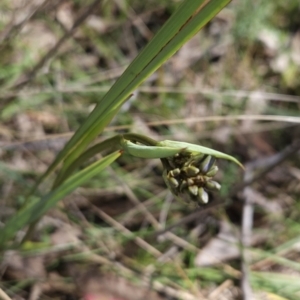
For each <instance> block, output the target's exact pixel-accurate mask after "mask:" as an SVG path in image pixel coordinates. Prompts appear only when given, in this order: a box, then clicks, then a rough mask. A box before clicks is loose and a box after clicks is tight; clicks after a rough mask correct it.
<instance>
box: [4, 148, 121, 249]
mask: <svg viewBox="0 0 300 300" xmlns="http://www.w3.org/2000/svg"><path fill="white" fill-rule="evenodd" d="M120 155H121V151H116V152H114V153H112V154H110V155H108V156H106V157H104V158H103V159H101V160H99V161H97V162H95V163H93V164H91V165H90V166H88V167H87V168H85V169H84V170H82V171H80V172H78V173H76V174H75V175H73V176H71V177H70V178H69V179H68V180H66V181H65V182H64V183H63V184H62V185H61V186H59V187H58V188H57V189H54V190H53V191H52V192H50V193H49V194H47V195H45V196H44V197H43V198H42V199H41V200H39V201H33V202H31V203H30V204H28V205H26V206H25V207H23V209H21V210H20V211H18V212H17V213H16V214H15V215H14V216H13V217H12V218H11V219H10V220H9V221H8V222H7V223H6V225H5V227H4V228H3V229H2V230H1V235H0V248H2V247H3V246H4V245H5V243H6V242H7V241H9V240H10V239H11V238H13V236H14V235H15V233H16V232H17V231H18V230H20V229H21V228H23V227H24V226H26V225H28V224H30V223H32V222H34V221H36V220H38V219H39V218H40V217H41V216H42V215H44V214H45V213H46V212H47V211H48V210H49V209H50V208H52V207H54V206H55V204H56V203H57V202H58V201H59V200H61V199H62V198H63V197H65V196H66V195H68V194H69V193H71V192H72V191H73V190H75V189H76V188H77V187H78V186H80V185H82V184H83V183H85V182H86V181H88V180H89V179H90V178H92V177H93V176H95V175H96V174H98V173H99V172H101V171H102V170H103V169H105V168H106V167H107V166H109V165H110V164H111V163H112V162H114V161H115V160H116V159H117V158H118V157H119V156H120Z"/></svg>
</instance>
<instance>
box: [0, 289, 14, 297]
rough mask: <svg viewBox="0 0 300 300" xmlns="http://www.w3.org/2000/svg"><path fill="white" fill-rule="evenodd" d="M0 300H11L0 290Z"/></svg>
mask: <svg viewBox="0 0 300 300" xmlns="http://www.w3.org/2000/svg"><path fill="white" fill-rule="evenodd" d="M0 299H3V300H12V299H11V298H10V297H9V296H8V295H7V294H6V293H5V292H4V291H3V290H2V289H1V288H0Z"/></svg>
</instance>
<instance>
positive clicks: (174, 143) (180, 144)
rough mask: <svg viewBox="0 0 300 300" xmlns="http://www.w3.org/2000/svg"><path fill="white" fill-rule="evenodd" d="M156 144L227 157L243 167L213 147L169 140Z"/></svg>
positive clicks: (234, 159)
mask: <svg viewBox="0 0 300 300" xmlns="http://www.w3.org/2000/svg"><path fill="white" fill-rule="evenodd" d="M158 146H162V147H173V148H175V149H177V148H179V147H181V148H184V149H185V150H186V151H190V152H194V153H199V154H200V153H202V154H207V155H211V156H215V157H218V158H222V159H227V160H230V161H232V162H234V163H236V164H237V165H239V166H240V167H241V168H243V169H244V166H243V165H242V164H241V163H240V162H239V161H238V160H237V159H236V158H234V157H233V156H230V155H228V154H225V153H223V152H220V151H216V150H213V149H210V148H207V147H203V146H199V145H194V144H190V143H185V142H177V141H169V140H165V141H161V142H159V143H158Z"/></svg>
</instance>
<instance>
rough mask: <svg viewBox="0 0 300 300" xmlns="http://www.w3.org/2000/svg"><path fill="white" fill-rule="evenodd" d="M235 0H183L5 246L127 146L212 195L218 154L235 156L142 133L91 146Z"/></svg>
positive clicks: (180, 190)
mask: <svg viewBox="0 0 300 300" xmlns="http://www.w3.org/2000/svg"><path fill="white" fill-rule="evenodd" d="M229 2H230V0H210V1H205V0H185V1H183V3H182V4H181V5H180V6H179V7H178V9H177V10H176V11H175V13H174V14H173V15H172V16H171V18H170V19H169V20H168V21H167V22H166V24H165V25H164V26H163V28H162V29H161V30H160V31H159V32H158V33H157V35H156V36H155V37H154V38H153V39H152V40H151V42H150V43H149V44H148V45H147V46H146V47H145V49H143V50H142V51H141V52H140V54H139V55H138V56H137V57H136V59H135V60H134V61H133V62H132V63H131V64H130V65H129V67H128V68H127V69H126V70H125V72H124V73H123V74H122V76H121V77H120V78H119V79H118V80H117V81H116V83H115V84H114V85H113V86H112V87H111V89H110V90H109V91H108V92H107V93H106V94H105V96H104V97H103V98H102V99H101V101H100V102H99V103H98V105H97V106H96V108H95V109H94V110H93V112H92V113H91V114H90V116H89V117H88V118H87V120H86V121H85V122H84V123H83V124H82V126H80V128H79V129H78V130H77V132H76V133H75V134H74V135H73V137H72V138H71V139H70V141H69V142H68V143H67V144H66V146H65V147H64V149H63V150H62V151H61V152H60V153H59V154H58V155H57V157H56V159H55V160H54V162H53V163H52V164H51V165H50V167H49V168H48V170H47V171H46V172H45V174H44V175H43V176H41V177H40V179H39V181H38V182H37V184H36V185H35V187H34V188H33V189H32V191H31V193H30V195H29V197H28V200H27V201H26V203H25V205H24V207H23V208H22V209H21V210H20V211H18V212H17V214H16V215H15V216H13V217H12V218H11V219H10V220H9V221H8V222H7V223H6V225H5V227H4V228H3V230H2V234H1V237H0V247H2V248H3V247H4V246H6V244H7V242H8V241H9V240H10V239H11V238H13V236H14V235H15V233H16V232H17V231H18V230H19V229H21V228H23V227H24V226H26V225H28V224H30V228H29V232H30V230H31V229H32V228H33V227H34V224H35V222H36V221H37V220H38V219H39V218H40V217H41V216H42V215H43V214H44V213H46V212H47V210H48V209H50V208H51V207H53V206H54V205H55V204H56V203H57V202H58V201H59V200H61V199H62V198H63V197H64V196H66V195H67V194H69V193H70V192H72V191H73V190H74V189H75V188H76V187H78V186H80V185H82V184H83V183H84V182H86V181H87V180H89V179H90V178H91V177H93V176H94V175H95V174H97V173H99V172H101V171H102V170H103V169H104V168H106V167H107V166H108V165H110V164H111V163H112V162H113V161H115V160H116V159H117V158H118V157H120V156H121V155H122V153H123V152H127V153H129V154H131V155H134V156H137V157H142V158H160V159H161V160H162V163H163V166H164V170H165V171H164V179H165V181H166V183H167V185H168V187H169V188H170V189H171V191H172V192H173V194H174V195H175V196H177V197H183V198H186V195H187V194H188V198H190V199H191V200H193V201H196V202H199V203H206V202H207V201H208V198H207V194H206V192H205V190H204V188H211V189H219V184H218V183H216V182H214V181H212V180H211V178H212V176H213V175H214V174H215V173H216V171H217V167H216V166H215V163H214V159H213V158H212V157H219V158H223V159H229V160H231V161H234V162H235V163H237V164H239V163H238V161H237V160H235V159H234V158H233V157H231V156H229V155H226V154H224V153H221V152H218V151H215V150H212V149H209V148H205V147H202V146H197V145H192V144H187V143H180V142H175V141H163V142H156V141H154V140H152V139H150V138H148V137H145V136H141V135H136V134H125V135H123V136H120V135H118V136H115V137H113V138H111V139H108V140H106V141H104V142H102V143H99V144H96V145H94V146H93V147H91V148H88V146H89V145H90V144H91V143H92V142H93V140H94V139H95V138H96V137H97V136H98V135H99V134H100V133H101V132H102V131H103V130H104V128H105V127H106V126H107V125H108V124H109V122H110V121H111V120H112V118H113V117H114V116H115V115H116V114H117V113H118V111H119V109H120V107H121V106H122V104H123V103H124V102H125V101H126V100H128V99H129V98H130V97H131V95H132V91H133V90H134V89H135V88H136V87H137V86H138V85H140V84H141V83H142V82H143V81H144V80H145V79H146V78H147V77H148V76H149V75H150V74H152V73H153V72H154V71H155V70H157V69H158V68H159V67H160V66H161V65H162V64H163V63H164V62H165V61H166V60H167V59H168V58H169V57H171V56H172V55H173V54H174V53H175V52H176V51H177V50H178V49H179V48H180V47H181V46H182V45H183V44H184V43H185V42H186V41H187V40H189V39H190V38H191V37H192V36H193V35H194V34H195V33H196V32H197V31H198V30H199V29H201V28H202V27H203V26H204V25H205V24H206V23H207V22H208V21H210V20H211V19H212V18H213V17H214V16H215V15H216V14H217V13H218V12H219V11H220V10H221V9H222V8H223V7H224V6H225V5H227V4H228V3H229ZM87 148H88V149H87ZM86 149H87V150H86ZM103 150H111V151H112V153H110V154H108V155H106V156H104V157H103V158H102V159H100V160H98V161H96V162H94V163H92V164H91V165H89V166H88V167H86V168H84V169H83V170H81V171H78V172H77V173H75V174H73V173H74V171H75V170H76V169H77V167H78V166H80V165H81V164H82V163H84V162H86V161H87V160H88V159H90V158H91V157H92V156H94V155H95V154H97V153H99V152H101V151H103ZM59 166H60V167H61V168H60V171H59V173H58V176H57V178H56V180H55V182H54V184H53V187H52V189H51V191H50V192H49V193H47V194H46V195H45V196H44V197H42V199H40V200H38V199H36V198H35V199H34V200H32V199H33V197H31V196H32V195H33V194H34V192H35V190H36V189H37V188H38V186H39V184H40V183H41V182H42V181H43V180H44V179H45V178H46V177H47V176H49V175H50V174H51V173H52V172H53V171H54V170H55V169H56V168H57V167H59Z"/></svg>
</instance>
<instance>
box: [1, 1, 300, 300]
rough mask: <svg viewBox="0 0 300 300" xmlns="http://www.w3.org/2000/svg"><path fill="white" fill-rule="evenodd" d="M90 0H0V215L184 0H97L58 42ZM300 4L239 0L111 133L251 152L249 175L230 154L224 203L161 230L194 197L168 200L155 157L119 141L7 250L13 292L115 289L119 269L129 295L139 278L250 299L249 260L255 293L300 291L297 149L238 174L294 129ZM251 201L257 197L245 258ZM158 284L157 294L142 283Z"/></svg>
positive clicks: (197, 293)
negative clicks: (140, 155) (114, 157)
mask: <svg viewBox="0 0 300 300" xmlns="http://www.w3.org/2000/svg"><path fill="white" fill-rule="evenodd" d="M91 3H92V2H91V1H82V0H73V1H69V0H65V1H55V0H52V1H50V0H48V1H47V0H39V1H38V0H32V1H18V0H15V1H10V0H2V1H1V3H0V156H1V160H0V226H3V224H4V223H5V222H6V220H7V219H8V218H9V216H11V215H13V214H14V212H15V211H16V210H17V209H18V208H19V207H20V206H21V204H22V203H23V201H24V198H25V195H26V193H27V192H28V191H29V189H30V188H31V187H32V186H33V184H34V182H35V181H36V180H37V178H38V177H39V175H40V174H42V172H43V171H45V170H46V168H47V166H49V164H50V163H51V162H52V161H53V159H54V157H55V155H56V154H57V153H58V151H59V150H60V149H61V148H62V147H63V145H64V143H65V142H66V141H67V140H68V139H69V138H70V136H71V135H72V133H73V132H74V131H75V130H76V129H77V128H78V126H79V125H80V124H82V122H83V120H85V118H86V117H87V116H88V114H89V113H90V112H91V110H92V109H93V107H94V106H95V104H96V103H97V101H98V100H99V99H101V97H102V95H104V93H105V92H106V91H107V90H108V89H109V88H110V86H111V85H112V84H113V82H114V81H115V80H116V78H118V77H119V76H120V74H121V73H122V72H123V70H124V69H125V68H126V66H127V65H128V64H129V63H130V62H131V61H132V60H133V58H134V57H135V56H136V55H137V54H138V53H139V51H140V50H141V49H142V48H143V47H144V46H145V45H146V43H147V42H148V41H149V40H150V39H151V38H152V37H153V35H154V34H155V33H156V32H157V31H158V30H159V29H160V28H161V26H162V25H163V24H164V23H165V22H166V20H167V19H168V18H169V16H170V15H171V14H172V12H174V10H175V9H176V7H177V6H178V5H179V3H180V1H158V0H149V1H133V0H132V1H130V0H128V1H119V0H114V1H99V5H98V6H97V7H96V8H95V9H94V10H93V11H92V12H91V13H90V14H89V17H88V19H87V20H86V21H84V22H82V23H81V24H80V26H79V27H78V29H77V30H76V31H75V33H74V34H73V36H72V37H70V38H68V39H66V40H65V42H64V43H63V44H62V45H61V47H59V48H58V49H57V51H54V52H53V53H52V54H51V55H49V51H50V49H51V48H53V47H54V46H55V45H56V44H57V43H58V41H59V40H60V39H61V38H62V37H64V36H66V34H67V32H68V31H69V30H70V29H71V28H72V26H74V24H76V22H77V21H78V17H79V16H80V14H81V13H82V12H83V11H84V10H85V9H87V7H88V6H89V5H90V4H91ZM299 15H300V5H299V1H297V0H289V1H285V2H283V1H267V0H256V1H250V0H240V1H232V3H231V4H230V5H229V6H228V7H226V8H225V9H224V10H223V11H222V12H221V13H220V14H219V15H218V16H217V17H216V18H215V19H214V20H213V21H212V22H210V23H209V24H208V25H207V26H206V27H205V28H204V29H203V30H202V31H201V32H199V33H198V34H197V35H196V36H195V37H194V38H193V39H192V40H190V41H189V42H188V43H187V44H186V45H184V46H183V47H182V49H180V51H178V53H176V54H175V55H174V57H172V58H171V59H170V60H169V61H168V62H167V63H166V64H165V65H164V66H163V67H162V68H160V69H159V70H158V71H157V72H156V73H155V74H153V75H152V76H151V77H150V78H149V79H148V80H147V81H146V82H145V83H144V84H143V85H142V86H141V87H140V88H138V89H137V90H136V91H135V93H134V96H133V97H132V98H131V99H130V100H129V101H128V102H127V103H126V104H125V105H124V106H123V108H122V109H121V111H120V113H119V114H118V115H117V117H116V118H115V119H114V120H113V122H112V123H111V125H110V127H108V128H107V130H106V132H105V137H108V136H112V135H113V134H114V133H116V132H117V133H123V132H128V131H133V132H136V133H142V134H146V135H149V136H151V137H153V138H154V139H157V140H164V139H172V140H181V141H186V142H192V143H196V144H201V145H204V146H207V147H213V148H214V149H216V150H220V151H223V152H226V153H228V154H230V155H233V156H235V157H236V158H238V159H240V161H241V162H242V163H244V164H246V165H247V166H250V167H253V170H252V169H250V168H249V169H247V170H248V171H247V172H246V175H245V173H243V172H242V171H241V170H239V169H238V167H236V166H233V165H232V164H230V163H228V162H220V164H219V167H220V169H221V172H220V174H219V175H218V176H219V178H218V179H219V180H220V181H221V182H222V190H221V195H211V198H212V200H213V201H222V202H224V203H229V204H228V205H227V206H221V207H217V208H215V209H212V210H209V211H207V212H205V213H203V214H201V215H200V216H199V217H198V218H196V219H193V220H192V221H189V222H186V223H184V224H181V225H178V226H177V227H175V228H174V229H173V230H172V233H171V234H169V235H164V236H160V237H159V238H157V237H154V235H153V233H154V232H155V231H157V230H158V229H160V228H164V227H165V226H169V225H171V224H174V223H175V222H178V221H180V220H182V219H183V218H184V217H186V216H188V215H190V214H192V213H193V212H194V210H195V208H194V207H188V206H186V205H184V204H182V203H177V202H174V201H173V199H172V197H171V196H170V195H169V194H168V191H167V190H166V188H165V185H164V182H163V180H162V178H161V172H162V168H161V166H160V162H159V161H154V160H151V161H150V160H149V161H145V160H140V159H134V158H132V157H127V156H124V157H122V158H121V159H120V160H118V162H117V163H115V164H114V165H113V167H112V168H108V169H107V170H106V171H105V172H103V173H101V174H99V176H97V177H95V178H94V179H93V180H91V181H90V182H89V183H88V184H87V185H85V186H84V187H82V188H80V189H78V190H77V191H76V192H74V193H73V194H72V195H70V196H68V197H67V198H66V199H65V200H64V201H63V202H62V203H61V204H60V205H59V207H58V208H57V209H55V210H52V211H51V212H50V213H49V214H47V216H45V217H43V219H42V220H41V222H40V223H39V226H38V229H37V232H36V234H35V236H34V239H33V241H32V242H30V243H27V244H25V245H24V249H22V250H20V251H7V253H5V254H3V256H2V263H1V265H0V276H1V279H0V287H1V288H2V289H3V290H5V291H6V292H7V293H8V294H9V295H10V296H11V297H12V298H13V299H37V298H34V295H35V294H34V293H35V291H36V290H38V292H39V294H38V295H39V297H40V299H79V298H80V297H84V298H83V299H110V298H105V295H106V294H109V295H111V294H114V293H115V291H116V290H118V288H119V287H120V286H121V285H122V284H123V285H124V286H126V289H124V291H123V295H122V296H124V299H127V298H128V299H138V298H134V297H138V292H136V293H133V294H130V293H131V292H132V290H131V289H133V288H132V285H133V284H136V286H138V288H137V287H135V288H136V289H139V292H140V293H141V295H142V296H141V295H139V297H140V299H240V298H241V297H243V298H244V299H247V298H245V291H244V290H243V288H242V289H241V288H240V282H241V277H242V274H247V275H248V276H249V282H250V283H251V287H252V288H253V293H254V295H255V296H254V297H255V299H299V297H300V283H299V282H300V281H299V276H300V273H299V271H300V256H299V239H300V236H299V232H300V226H299V221H298V220H299V214H300V213H299V211H300V210H299V209H300V204H299V203H300V202H299V195H300V183H299V182H300V170H299V163H300V157H299V151H298V152H296V154H294V155H290V156H289V157H287V158H286V159H285V160H284V161H283V163H281V164H278V166H276V167H275V168H273V169H272V171H271V172H269V173H268V174H266V175H264V176H262V177H260V178H259V180H257V181H256V182H254V183H253V184H251V185H250V186H247V187H246V188H244V189H242V190H235V188H234V187H235V184H236V183H240V182H241V181H242V180H243V177H244V176H248V175H249V174H250V175H249V176H251V175H252V173H251V172H253V173H254V174H256V172H257V171H259V170H262V169H265V168H267V167H268V166H270V164H272V159H275V160H276V158H278V157H280V156H282V155H283V153H284V152H283V151H284V149H287V148H288V147H289V146H290V145H292V143H293V142H295V141H297V140H298V139H299V136H300V130H299V125H298V124H299V122H300V116H299V108H300V97H299V93H300V80H299V78H300V71H299V70H300V68H299V67H300V18H299ZM47 55H49V57H48V59H46V60H43V58H45V57H47ZM32 70H34V71H33V72H32ZM103 138H104V137H103V136H102V137H99V139H103ZM249 170H250V171H249ZM52 180H53V177H52V178H50V179H49V182H47V181H46V182H45V183H43V186H42V187H41V188H40V190H39V191H38V194H39V195H42V194H43V191H44V190H46V189H48V188H49V186H50V184H51V181H52ZM245 201H246V202H247V201H250V202H251V203H252V205H253V206H252V208H253V209H254V213H253V215H251V218H250V221H252V222H253V227H252V226H250V229H251V235H250V237H249V239H248V247H249V249H247V252H246V256H247V259H246V261H247V260H249V262H248V263H247V266H248V271H247V272H246V273H245V271H243V270H241V262H242V261H243V259H242V257H241V254H240V251H239V250H240V247H239V241H240V236H241V232H242V233H245V231H243V228H245V227H243V226H242V225H241V224H242V221H243V219H244V220H245V218H246V217H245V207H244V206H243V203H244V202H245ZM243 213H244V217H243V218H242V216H243ZM244 226H245V225H244ZM241 228H242V229H241ZM0 229H1V228H0ZM0 234H1V232H0ZM21 236H22V232H20V237H21ZM151 247H153V248H154V249H152V248H151ZM41 278H42V279H43V280H42V281H40V279H41ZM121 278H122V279H121ZM124 278H125V279H124ZM124 280H125V281H124ZM95 282H96V283H95ZM151 282H152V284H151ZM242 282H243V281H242ZM94 283H95V285H96V286H97V288H96V289H95V290H94V289H93V288H94V285H93V284H94ZM110 285H111V286H110ZM91 286H92V287H91ZM149 287H152V288H153V289H154V290H156V291H157V292H159V293H160V295H158V294H156V293H154V292H153V294H152V292H149V296H143V295H144V294H143V293H146V292H147V290H148V289H149ZM166 287H168V288H169V290H168V289H167V288H166ZM171 290H172V291H173V292H174V293H173V294H172V292H170V291H171ZM145 291H146V292H145ZM90 294H92V295H93V296H94V297H98V298H88V295H90ZM101 297H102V298H101ZM107 297H109V296H107ZM126 297H127V298H126ZM143 297H144V298H143ZM156 297H157V298H156ZM158 297H161V298H158ZM189 297H190V298H189ZM193 297H194V298H193ZM263 297H265V298H263ZM272 297H273V298H272ZM275 297H277V298H275ZM278 297H281V298H278Z"/></svg>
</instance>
